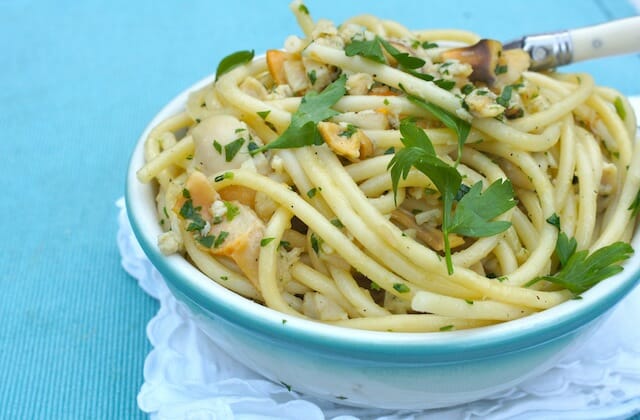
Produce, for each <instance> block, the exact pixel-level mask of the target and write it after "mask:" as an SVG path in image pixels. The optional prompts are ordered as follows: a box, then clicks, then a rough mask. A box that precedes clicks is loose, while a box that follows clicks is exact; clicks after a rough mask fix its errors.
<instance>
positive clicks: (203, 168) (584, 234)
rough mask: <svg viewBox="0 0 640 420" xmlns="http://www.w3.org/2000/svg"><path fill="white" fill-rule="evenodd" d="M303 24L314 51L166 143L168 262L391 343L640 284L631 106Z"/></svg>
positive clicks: (220, 101) (433, 35)
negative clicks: (393, 337) (171, 257)
mask: <svg viewBox="0 0 640 420" xmlns="http://www.w3.org/2000/svg"><path fill="white" fill-rule="evenodd" d="M291 8H292V10H293V12H294V14H295V15H296V18H297V19H298V22H299V24H300V26H301V28H302V30H303V32H304V38H299V37H295V36H292V37H289V38H288V39H287V40H286V42H285V47H284V49H283V50H271V51H268V52H267V54H266V55H265V56H264V57H259V58H255V59H254V58H253V54H252V53H251V52H248V51H245V52H240V53H236V54H234V55H232V56H229V57H227V58H226V59H225V60H224V64H221V66H220V67H219V69H218V73H217V75H216V80H215V81H214V82H212V83H210V84H208V85H207V86H206V87H204V88H202V89H200V90H198V91H195V92H192V93H191V95H190V98H189V100H188V102H187V104H186V109H185V110H184V112H182V113H181V114H179V115H176V116H173V117H171V118H169V119H167V120H165V121H164V122H162V123H160V124H159V125H158V126H157V127H155V128H154V129H153V130H152V131H151V133H150V134H149V137H148V139H147V142H146V148H145V158H146V164H145V166H144V167H142V168H141V169H140V170H139V172H138V177H139V179H140V180H141V181H142V182H151V181H154V182H156V183H157V187H158V193H157V204H158V215H159V219H160V223H161V224H162V225H163V228H164V233H163V234H161V235H160V237H159V246H160V249H161V250H162V251H163V252H165V253H167V254H170V253H176V252H179V253H184V254H185V255H186V256H187V257H188V258H189V259H190V260H191V261H192V262H193V263H194V264H195V265H196V266H197V267H198V268H199V269H200V270H201V271H202V272H203V273H205V274H206V275H207V276H209V277H211V278H212V279H213V280H215V281H217V282H219V283H220V284H222V285H224V286H225V287H227V288H229V289H231V290H233V291H234V292H237V293H239V294H241V295H243V296H245V297H247V298H249V299H253V300H255V301H257V302H260V303H263V304H265V305H266V306H269V307H271V308H273V309H275V310H278V311H281V312H284V313H288V314H292V315H296V316H300V317H306V318H310V319H315V320H319V321H323V322H328V323H333V324H336V325H340V326H346V327H353V328H366V329H376V330H384V331H439V330H442V331H446V330H451V329H463V328H473V327H479V326H483V325H488V324H492V323H496V322H504V321H509V320H512V319H516V318H520V317H524V316H527V315H529V314H532V313H534V312H536V311H540V310H544V309H546V308H550V307H552V306H554V305H557V304H559V303H561V302H563V301H565V300H567V299H569V298H571V297H573V296H574V295H578V294H580V293H582V292H584V291H585V290H587V289H588V288H589V287H591V286H592V285H593V284H595V283H597V282H598V281H600V280H602V279H604V278H605V277H608V276H610V275H612V274H615V273H616V272H618V271H619V270H621V269H622V267H621V266H620V265H619V263H620V262H621V261H622V260H624V259H625V258H627V257H628V255H629V254H630V253H631V252H632V250H631V248H630V247H629V245H628V244H627V242H629V241H630V238H631V236H632V234H633V231H634V228H635V215H636V212H637V208H638V205H639V203H638V201H640V200H639V199H638V197H639V195H638V190H639V189H640V168H639V167H638V166H637V165H633V164H632V163H633V162H637V161H639V160H640V148H639V147H638V146H637V145H636V142H635V130H636V122H635V116H634V115H633V112H632V110H631V108H630V106H629V104H628V103H627V101H626V99H625V98H624V97H623V96H622V95H620V94H618V93H617V92H615V91H613V90H611V89H605V88H601V87H597V86H595V84H594V82H593V80H592V78H591V77H590V76H589V75H586V74H560V73H533V72H530V71H528V70H527V67H528V57H527V56H526V54H524V53H523V52H522V51H518V50H515V51H502V47H501V45H500V44H499V43H497V42H496V41H489V40H480V39H479V38H478V37H477V36H476V35H475V34H472V33H468V32H463V31H442V30H440V31H410V30H408V29H406V28H404V27H403V26H401V25H400V24H398V23H396V22H391V21H386V20H382V19H378V18H375V17H372V16H359V17H355V18H353V19H351V20H349V21H347V22H345V23H343V24H342V25H340V26H339V27H335V26H334V25H333V24H331V23H330V22H328V21H324V20H320V21H318V22H313V21H312V19H311V17H310V15H309V14H308V11H307V9H306V7H305V6H304V5H303V4H302V3H300V2H294V3H293V4H292V7H291ZM454 44H455V45H454Z"/></svg>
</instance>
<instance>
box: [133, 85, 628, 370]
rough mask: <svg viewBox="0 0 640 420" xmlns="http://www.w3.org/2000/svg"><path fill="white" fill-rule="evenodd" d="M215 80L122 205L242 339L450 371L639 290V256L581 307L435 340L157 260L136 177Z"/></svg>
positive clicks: (575, 321) (534, 342)
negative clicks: (244, 290)
mask: <svg viewBox="0 0 640 420" xmlns="http://www.w3.org/2000/svg"><path fill="white" fill-rule="evenodd" d="M213 80H214V76H213V75H212V76H208V77H206V78H204V79H203V80H201V81H199V82H198V83H196V84H194V85H193V86H191V87H189V88H188V89H186V90H185V91H183V92H182V93H180V94H179V95H177V96H176V97H175V98H174V99H173V100H171V101H170V102H169V103H168V104H167V105H166V106H165V107H164V108H163V109H162V110H161V111H160V112H159V113H158V114H157V115H156V116H155V118H153V120H152V121H151V122H150V123H149V125H148V126H147V127H146V129H145V130H144V132H143V133H142V135H141V136H140V139H139V140H138V142H137V144H136V147H135V149H134V151H133V153H132V155H131V158H130V161H129V165H128V173H127V179H126V185H125V203H126V209H127V214H128V217H129V221H130V223H131V226H132V229H133V232H134V234H135V237H136V239H137V240H138V242H139V243H140V245H141V247H142V249H143V250H144V252H145V254H146V255H147V257H148V258H149V260H150V261H151V263H152V264H153V265H154V266H155V267H156V269H157V270H158V271H159V272H160V273H161V274H162V276H163V278H164V279H165V281H166V282H167V283H168V285H169V286H170V289H173V290H177V291H179V292H180V293H181V294H182V295H184V296H186V297H187V298H188V299H189V300H190V301H191V303H192V304H195V305H196V306H198V307H200V308H202V309H203V310H204V311H205V312H207V313H208V314H215V316H217V317H220V318H222V319H223V320H225V321H226V322H228V323H230V324H232V325H235V326H237V327H239V328H240V329H241V330H243V332H244V333H251V334H254V335H257V336H262V337H263V338H264V340H265V341H269V342H272V343H280V344H283V345H286V346H289V347H292V348H296V349H299V350H304V351H306V352H313V353H317V354H322V355H324V356H325V357H326V356H329V357H337V358H347V359H353V360H359V361H360V362H383V363H388V362H390V361H393V363H396V364H397V363H419V364H424V363H428V364H429V363H453V362H459V361H462V360H472V359H480V358H488V357H496V356H499V355H501V354H505V353H511V352H516V351H522V350H526V349H528V348H533V347H536V346H540V345H543V344H545V343H547V342H549V341H553V340H556V339H559V338H561V337H563V336H565V335H567V334H571V333H574V332H576V331H577V330H579V329H581V328H582V327H584V326H586V325H587V324H589V323H590V322H591V321H593V320H595V319H596V318H598V317H599V316H601V315H603V314H604V313H606V312H607V311H608V310H609V309H611V308H612V307H613V306H615V305H616V304H617V303H618V302H619V301H620V300H621V299H622V298H624V296H625V295H627V294H628V293H629V292H630V291H631V290H632V289H633V288H634V287H635V286H636V285H637V284H638V283H639V282H640V252H636V253H635V254H634V255H633V256H632V257H631V258H630V259H629V260H628V261H627V262H626V263H625V270H624V271H622V272H621V273H619V274H617V275H615V276H614V277H611V278H609V279H606V280H604V281H602V282H601V283H599V284H597V285H596V286H594V287H593V288H591V289H590V290H588V291H587V292H585V293H583V294H582V296H581V297H582V298H581V299H575V300H569V301H567V302H564V303H562V304H560V305H557V306H555V307H553V308H550V309H547V310H544V311H542V312H539V313H535V314H533V315H530V316H528V317H525V318H521V319H517V320H513V321H509V322H505V323H501V324H497V325H492V326H487V327H481V328H475V329H470V330H460V331H445V332H434V333H401V332H378V331H366V330H356V329H351V328H344V327H337V326H333V325H328V324H323V323H320V322H315V321H310V320H306V319H301V318H298V317H294V316H290V315H287V314H284V313H281V312H277V311H275V310H272V309H270V308H267V307H265V306H263V305H260V304H258V303H256V302H253V301H251V300H249V299H246V298H244V297H242V296H240V295H238V294H236V293H234V292H232V291H230V290H228V289H226V288H225V287H224V286H222V285H220V284H218V283H216V282H215V281H213V280H211V279H210V278H208V277H207V276H205V275H204V274H203V273H201V272H200V271H199V270H198V269H197V268H196V267H195V266H193V265H192V264H191V263H189V262H188V261H187V260H186V259H185V258H184V257H182V256H180V255H170V256H165V255H163V254H162V253H161V252H160V250H159V249H158V246H157V235H158V234H159V233H160V232H161V228H160V224H159V223H158V218H157V214H156V210H155V208H156V207H155V196H154V193H153V186H152V185H151V184H142V183H140V182H139V181H138V179H137V177H136V171H137V170H138V169H139V168H140V167H141V166H142V164H143V162H144V157H143V156H144V155H143V149H144V148H143V146H144V140H145V139H146V137H147V135H148V133H149V132H150V130H151V128H152V127H154V126H155V125H156V124H157V123H159V122H160V121H161V120H163V119H164V118H166V117H168V116H170V115H173V114H175V113H176V112H178V111H180V110H182V109H184V104H185V103H186V100H187V97H188V93H189V92H191V91H193V90H196V89H199V88H201V87H204V86H205V85H207V84H208V83H211V82H213ZM632 246H633V247H634V249H640V233H638V232H636V234H635V235H634V238H633V240H632Z"/></svg>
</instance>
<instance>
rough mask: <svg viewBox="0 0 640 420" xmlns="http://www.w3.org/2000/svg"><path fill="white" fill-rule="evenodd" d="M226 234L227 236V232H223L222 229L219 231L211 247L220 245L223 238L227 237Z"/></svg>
mask: <svg viewBox="0 0 640 420" xmlns="http://www.w3.org/2000/svg"><path fill="white" fill-rule="evenodd" d="M227 236H229V232H225V231H224V230H223V231H222V232H220V234H219V235H218V237H217V238H216V240H215V242H214V243H213V247H214V248H218V247H219V246H220V245H222V243H223V242H224V240H225V239H227Z"/></svg>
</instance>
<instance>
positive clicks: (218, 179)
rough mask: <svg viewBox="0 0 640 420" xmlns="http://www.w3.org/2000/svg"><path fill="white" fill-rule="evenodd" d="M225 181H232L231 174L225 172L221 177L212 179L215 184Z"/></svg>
mask: <svg viewBox="0 0 640 420" xmlns="http://www.w3.org/2000/svg"><path fill="white" fill-rule="evenodd" d="M225 179H233V172H225V173H223V174H221V175H218V176H216V177H215V178H213V180H214V181H215V182H221V181H223V180H225Z"/></svg>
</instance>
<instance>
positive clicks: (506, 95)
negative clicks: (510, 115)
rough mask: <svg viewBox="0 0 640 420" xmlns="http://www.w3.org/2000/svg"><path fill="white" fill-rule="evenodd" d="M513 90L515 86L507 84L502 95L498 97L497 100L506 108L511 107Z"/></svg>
mask: <svg viewBox="0 0 640 420" xmlns="http://www.w3.org/2000/svg"><path fill="white" fill-rule="evenodd" d="M512 90H513V86H505V87H504V89H502V93H501V94H500V96H498V97H497V98H496V102H497V103H498V104H500V105H502V106H503V107H505V108H509V101H511V92H512Z"/></svg>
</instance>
